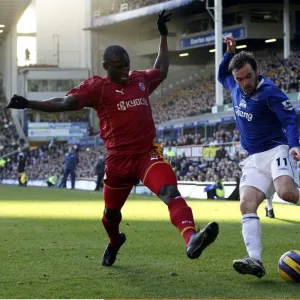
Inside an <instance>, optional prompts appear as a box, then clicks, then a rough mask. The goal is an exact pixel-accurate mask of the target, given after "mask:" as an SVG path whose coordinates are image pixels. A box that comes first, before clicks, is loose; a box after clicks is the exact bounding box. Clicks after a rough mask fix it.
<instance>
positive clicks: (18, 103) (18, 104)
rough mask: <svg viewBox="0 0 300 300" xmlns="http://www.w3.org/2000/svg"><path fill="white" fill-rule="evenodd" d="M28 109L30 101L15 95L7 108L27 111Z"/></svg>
mask: <svg viewBox="0 0 300 300" xmlns="http://www.w3.org/2000/svg"><path fill="white" fill-rule="evenodd" d="M27 107H28V100H27V99H26V98H24V97H22V96H18V95H14V96H13V97H12V98H11V99H10V102H9V104H8V105H7V106H6V108H15V109H25V108H27Z"/></svg>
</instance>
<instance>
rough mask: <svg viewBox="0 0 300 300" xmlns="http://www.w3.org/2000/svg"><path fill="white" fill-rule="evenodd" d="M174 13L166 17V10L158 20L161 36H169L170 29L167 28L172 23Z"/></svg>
mask: <svg viewBox="0 0 300 300" xmlns="http://www.w3.org/2000/svg"><path fill="white" fill-rule="evenodd" d="M171 15H172V13H168V14H166V15H165V10H163V11H162V12H161V13H160V14H159V15H158V19H157V22H156V24H157V29H158V31H159V33H160V35H168V27H167V24H166V23H167V22H169V21H170V17H171Z"/></svg>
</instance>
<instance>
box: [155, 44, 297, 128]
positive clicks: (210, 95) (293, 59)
mask: <svg viewBox="0 0 300 300" xmlns="http://www.w3.org/2000/svg"><path fill="white" fill-rule="evenodd" d="M258 62H259V67H260V70H261V73H262V74H264V75H266V76H268V77H269V78H270V79H271V80H273V81H274V82H275V83H276V84H277V85H278V86H279V87H280V88H281V89H282V90H283V91H284V92H299V90H300V51H299V50H294V52H293V53H292V54H291V56H290V57H289V58H288V59H286V60H284V59H283V57H282V55H279V54H278V53H270V54H267V55H263V56H260V57H259V58H258ZM224 100H225V101H224V103H225V104H226V103H230V95H229V93H228V92H225V99H224ZM213 105H215V78H214V76H211V77H210V78H207V79H205V78H200V79H198V80H196V81H195V82H193V83H189V84H188V85H187V86H185V87H183V88H181V89H179V90H177V91H175V92H172V93H170V94H169V95H167V96H166V97H164V98H162V99H159V101H157V100H155V101H152V110H153V116H154V120H155V123H156V124H159V123H162V122H165V121H168V120H172V119H180V118H184V117H189V116H196V115H200V114H203V113H206V112H210V111H211V108H212V106H213Z"/></svg>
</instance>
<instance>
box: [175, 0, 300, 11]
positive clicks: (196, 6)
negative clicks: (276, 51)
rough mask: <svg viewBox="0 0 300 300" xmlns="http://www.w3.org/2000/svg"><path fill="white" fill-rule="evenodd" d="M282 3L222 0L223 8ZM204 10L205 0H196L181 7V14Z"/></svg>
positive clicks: (292, 1) (298, 0)
mask: <svg viewBox="0 0 300 300" xmlns="http://www.w3.org/2000/svg"><path fill="white" fill-rule="evenodd" d="M246 3H248V4H249V3H250V4H255V3H260V4H282V5H283V3H284V0H222V6H223V8H226V7H230V6H234V5H238V4H246ZM208 4H209V6H211V7H213V6H214V0H209V1H208ZM289 4H300V0H289ZM205 11H206V0H197V1H193V2H191V3H190V4H188V5H187V6H186V7H185V8H184V9H182V8H181V14H185V13H200V12H205Z"/></svg>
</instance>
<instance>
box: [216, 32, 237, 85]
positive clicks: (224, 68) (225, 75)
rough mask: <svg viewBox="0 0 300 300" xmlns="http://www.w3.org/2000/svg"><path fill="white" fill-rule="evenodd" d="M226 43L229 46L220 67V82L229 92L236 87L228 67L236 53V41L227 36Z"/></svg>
mask: <svg viewBox="0 0 300 300" xmlns="http://www.w3.org/2000/svg"><path fill="white" fill-rule="evenodd" d="M224 43H226V45H227V51H226V53H225V55H224V57H223V60H222V62H221V64H220V66H219V72H218V81H219V82H220V83H221V84H222V85H223V86H224V87H225V88H226V89H227V90H229V91H231V90H232V88H233V86H234V85H235V80H234V78H233V76H232V74H231V73H230V72H229V70H228V67H229V64H230V61H231V59H232V57H233V55H234V53H235V45H236V44H235V40H234V38H233V37H232V36H227V37H225V39H224Z"/></svg>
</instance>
